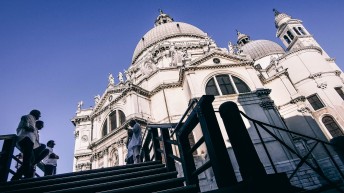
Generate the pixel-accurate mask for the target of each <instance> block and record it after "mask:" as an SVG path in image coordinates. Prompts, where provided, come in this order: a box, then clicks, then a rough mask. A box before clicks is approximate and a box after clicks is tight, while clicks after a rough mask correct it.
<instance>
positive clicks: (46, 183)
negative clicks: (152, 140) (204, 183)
mask: <svg viewBox="0 0 344 193" xmlns="http://www.w3.org/2000/svg"><path fill="white" fill-rule="evenodd" d="M183 182H184V178H177V172H176V171H173V172H168V171H167V168H166V167H165V165H164V164H162V163H161V162H160V161H151V162H144V163H140V164H132V165H125V166H117V167H110V168H101V169H95V170H87V171H80V172H74V173H66V174H59V175H55V176H45V177H39V178H32V179H25V180H19V181H11V182H5V183H0V192H2V193H23V192H25V193H26V192H35V193H40V192H55V193H59V192H64V193H72V192H102V193H105V192H106V193H110V192H137V193H141V192H144V193H148V192H160V193H173V192H188V193H193V192H197V189H196V186H184V183H183Z"/></svg>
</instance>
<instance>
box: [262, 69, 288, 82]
mask: <svg viewBox="0 0 344 193" xmlns="http://www.w3.org/2000/svg"><path fill="white" fill-rule="evenodd" d="M283 75H285V76H288V75H289V74H288V69H284V70H282V71H281V72H278V73H277V74H274V75H273V76H271V77H269V78H265V77H264V76H259V79H260V80H261V81H262V83H263V84H267V83H269V82H271V81H273V80H275V79H276V78H279V77H281V76H283Z"/></svg>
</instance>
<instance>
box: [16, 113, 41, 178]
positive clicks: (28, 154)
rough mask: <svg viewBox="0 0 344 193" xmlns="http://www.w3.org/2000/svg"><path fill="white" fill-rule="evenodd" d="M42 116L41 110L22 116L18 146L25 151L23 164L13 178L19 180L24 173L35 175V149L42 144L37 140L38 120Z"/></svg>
mask: <svg viewBox="0 0 344 193" xmlns="http://www.w3.org/2000/svg"><path fill="white" fill-rule="evenodd" d="M40 117H41V112H40V111H39V110H36V109H34V110H32V111H30V114H28V115H24V116H22V117H21V119H20V122H19V125H18V128H17V144H16V145H17V148H18V149H19V150H20V151H21V152H22V153H23V164H22V165H21V166H20V167H19V168H18V170H17V172H16V173H15V174H14V175H13V177H12V178H11V180H18V179H20V178H21V177H22V175H24V178H32V177H33V162H34V155H33V149H34V148H38V147H39V146H40V144H39V143H38V141H37V136H38V130H37V128H36V120H38V119H39V118H40Z"/></svg>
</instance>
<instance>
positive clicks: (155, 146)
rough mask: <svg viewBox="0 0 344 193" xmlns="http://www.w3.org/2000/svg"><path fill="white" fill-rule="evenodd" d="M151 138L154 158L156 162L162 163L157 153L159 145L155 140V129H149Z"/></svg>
mask: <svg viewBox="0 0 344 193" xmlns="http://www.w3.org/2000/svg"><path fill="white" fill-rule="evenodd" d="M151 136H152V144H153V151H154V157H155V160H156V161H158V160H159V161H162V159H161V153H160V152H159V151H158V149H160V143H159V140H158V139H157V137H158V129H157V128H151Z"/></svg>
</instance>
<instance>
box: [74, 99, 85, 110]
mask: <svg viewBox="0 0 344 193" xmlns="http://www.w3.org/2000/svg"><path fill="white" fill-rule="evenodd" d="M83 105H84V102H83V101H80V102H78V109H77V111H76V112H80V111H81V107H82V106H83Z"/></svg>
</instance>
